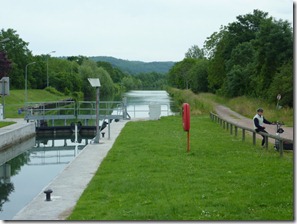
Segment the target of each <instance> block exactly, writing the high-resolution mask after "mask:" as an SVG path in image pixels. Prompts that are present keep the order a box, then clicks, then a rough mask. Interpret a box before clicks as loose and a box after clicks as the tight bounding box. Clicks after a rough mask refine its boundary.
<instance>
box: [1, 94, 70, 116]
mask: <svg viewBox="0 0 297 224" xmlns="http://www.w3.org/2000/svg"><path fill="white" fill-rule="evenodd" d="M65 98H67V96H61V95H60V94H59V95H56V94H53V93H50V92H48V91H46V90H40V89H28V102H47V101H58V100H62V99H65ZM1 103H2V99H1ZM24 105H25V92H24V90H10V95H8V96H5V117H6V118H24V114H23V113H22V114H18V110H19V109H20V108H23V107H24Z"/></svg>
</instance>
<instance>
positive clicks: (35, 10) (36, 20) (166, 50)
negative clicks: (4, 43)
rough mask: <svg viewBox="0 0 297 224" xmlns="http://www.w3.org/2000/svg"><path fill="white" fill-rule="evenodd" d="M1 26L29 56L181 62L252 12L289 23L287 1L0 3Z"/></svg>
mask: <svg viewBox="0 0 297 224" xmlns="http://www.w3.org/2000/svg"><path fill="white" fill-rule="evenodd" d="M0 2H1V4H0V28H1V29H5V30H6V29H8V28H12V29H14V30H16V32H17V34H18V35H19V36H20V38H22V39H23V40H24V41H26V42H28V43H29V46H28V48H29V50H31V51H32V53H33V54H34V55H40V54H48V53H49V52H52V51H55V53H51V56H53V57H59V56H75V55H83V56H112V57H116V58H120V59H125V60H137V61H145V62H151V61H181V60H183V58H184V55H185V53H186V52H187V51H188V49H189V48H190V47H191V46H193V45H198V47H200V48H203V45H204V42H205V41H206V39H207V37H209V36H211V34H213V33H214V32H217V31H219V30H220V27H221V26H222V25H228V23H232V22H235V21H236V17H237V16H239V15H245V14H248V13H252V12H253V10H254V9H259V10H261V11H264V12H268V14H269V16H272V17H274V18H275V19H277V20H279V19H282V20H287V21H289V22H290V23H293V1H292V0H7V1H5V0H0Z"/></svg>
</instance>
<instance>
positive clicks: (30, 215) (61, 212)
mask: <svg viewBox="0 0 297 224" xmlns="http://www.w3.org/2000/svg"><path fill="white" fill-rule="evenodd" d="M127 122H128V121H126V120H120V121H119V122H113V123H111V125H110V139H109V140H108V137H107V135H105V138H103V139H100V143H99V144H88V145H87V146H86V147H85V148H84V149H83V150H82V152H81V153H80V154H79V155H78V156H77V157H76V158H75V159H74V160H73V161H72V162H71V163H70V164H68V166H67V167H66V168H65V169H64V170H63V171H62V172H61V173H60V174H59V175H58V176H57V177H56V178H55V179H54V180H53V181H52V182H51V183H50V184H49V185H48V186H46V187H45V188H44V189H43V190H42V191H41V192H40V194H39V195H37V196H36V197H35V198H34V199H33V200H32V201H31V202H30V203H29V204H28V205H27V206H26V207H24V208H23V209H22V210H21V211H20V212H18V214H16V215H15V216H14V217H13V220H65V219H66V218H67V216H68V215H69V214H70V213H71V211H72V209H73V208H74V206H75V205H76V202H77V200H78V199H79V197H80V196H81V194H82V193H83V191H84V189H85V188H86V187H87V185H88V183H89V182H90V180H91V179H92V177H93V176H94V174H95V173H96V171H97V169H98V167H99V166H100V164H101V162H102V160H103V159H104V158H105V156H106V155H107V153H108V151H109V150H110V149H111V147H112V145H113V143H114V142H115V140H116V138H117V137H118V135H119V134H120V132H121V130H122V129H123V127H124V126H125V124H126V123H127ZM45 175H46V174H45ZM36 181H38V180H36ZM46 189H51V190H52V191H53V193H52V194H51V199H52V200H51V201H45V194H44V193H43V191H44V190H46Z"/></svg>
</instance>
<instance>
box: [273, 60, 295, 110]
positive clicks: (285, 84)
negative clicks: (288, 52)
mask: <svg viewBox="0 0 297 224" xmlns="http://www.w3.org/2000/svg"><path fill="white" fill-rule="evenodd" d="M293 74H294V71H293V60H290V61H288V62H287V63H285V64H284V65H283V66H282V67H281V68H280V70H279V72H277V73H276V75H275V76H274V78H273V80H272V83H271V85H270V87H269V90H268V92H269V95H268V99H269V101H270V102H275V101H276V96H277V95H278V94H281V96H282V98H281V100H280V104H281V105H283V106H289V107H293V106H294V103H293V102H294V86H293V82H294V76H293Z"/></svg>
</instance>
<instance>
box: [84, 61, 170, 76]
mask: <svg viewBox="0 0 297 224" xmlns="http://www.w3.org/2000/svg"><path fill="white" fill-rule="evenodd" d="M89 59H90V60H93V61H96V62H97V61H104V62H109V63H110V64H112V66H114V67H117V68H119V69H121V70H122V71H123V72H127V73H129V74H131V75H136V74H139V73H150V72H157V73H163V74H165V73H167V72H168V71H169V69H170V68H171V67H172V66H173V65H174V64H175V62H173V61H166V62H157V61H154V62H142V61H129V60H123V59H118V58H114V57H107V56H95V57H89Z"/></svg>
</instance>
